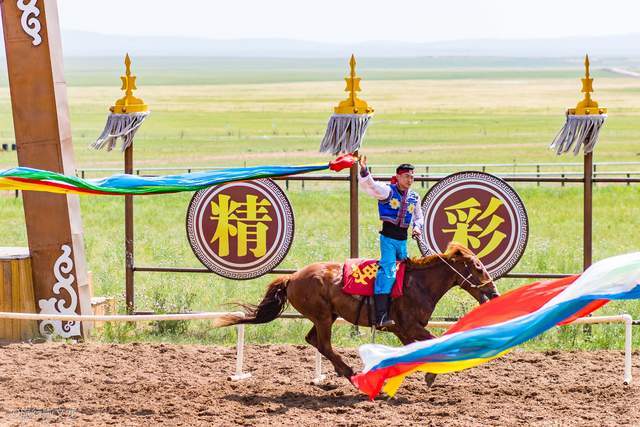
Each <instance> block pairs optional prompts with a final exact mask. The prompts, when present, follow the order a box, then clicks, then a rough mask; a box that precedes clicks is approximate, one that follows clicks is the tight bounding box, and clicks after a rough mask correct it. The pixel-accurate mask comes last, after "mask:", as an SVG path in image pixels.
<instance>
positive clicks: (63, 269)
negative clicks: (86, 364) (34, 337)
mask: <svg viewBox="0 0 640 427" xmlns="http://www.w3.org/2000/svg"><path fill="white" fill-rule="evenodd" d="M61 249H62V255H60V257H58V259H57V260H56V262H55V265H54V266H53V274H54V276H55V278H56V284H55V285H53V293H54V294H56V295H60V291H61V290H62V289H64V290H65V291H67V293H68V294H69V297H70V302H69V305H68V306H66V307H65V303H66V300H65V298H64V296H60V297H59V298H58V299H56V298H49V299H41V300H40V301H38V305H39V306H40V313H42V314H71V315H75V314H76V307H77V306H78V294H76V291H75V290H74V289H73V282H74V281H75V280H76V278H75V277H74V275H73V274H71V272H72V271H73V259H72V258H71V247H70V246H69V245H62V247H61ZM47 326H50V327H51V328H53V334H54V335H59V336H61V337H63V338H70V337H76V336H79V335H80V322H76V321H70V322H67V321H61V320H44V321H42V322H41V323H40V333H41V334H43V335H50V334H51V332H50V331H48V330H47Z"/></svg>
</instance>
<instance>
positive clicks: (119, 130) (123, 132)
mask: <svg viewBox="0 0 640 427" xmlns="http://www.w3.org/2000/svg"><path fill="white" fill-rule="evenodd" d="M149 113H150V111H144V112H139V113H130V114H110V115H109V117H108V118H107V124H106V125H105V127H104V130H103V131H102V134H101V135H100V136H99V137H98V139H97V140H96V141H95V142H94V143H92V144H91V145H90V146H89V147H91V148H95V149H96V150H100V149H101V148H104V147H106V148H107V151H111V150H113V148H114V147H115V146H116V142H117V141H118V138H121V139H122V151H124V150H126V149H127V148H128V147H129V146H130V145H131V144H132V142H133V136H134V135H135V134H136V131H137V130H138V128H139V127H140V125H142V122H143V121H144V119H146V118H147V116H148V115H149Z"/></svg>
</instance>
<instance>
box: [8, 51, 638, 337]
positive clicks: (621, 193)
mask: <svg viewBox="0 0 640 427" xmlns="http://www.w3.org/2000/svg"><path fill="white" fill-rule="evenodd" d="M111 61H112V62H110V60H108V59H104V58H102V59H99V60H98V59H91V60H88V59H85V60H81V59H72V60H70V61H69V62H68V64H67V69H68V76H69V80H68V82H69V89H68V95H69V102H70V106H71V120H72V129H73V139H74V146H75V155H76V163H77V167H78V168H121V167H122V155H121V153H119V152H111V153H106V152H95V151H91V150H89V149H88V148H87V145H88V144H89V143H90V142H91V141H92V140H93V138H95V137H96V136H97V135H98V134H99V133H100V131H101V130H102V127H103V126H104V122H105V119H106V115H107V108H108V106H109V105H111V104H112V103H113V101H114V100H115V99H116V98H117V97H119V96H120V91H119V79H118V77H119V75H120V74H121V70H120V62H119V61H120V60H119V59H112V60H111ZM182 61H183V62H181V63H178V64H173V63H171V62H170V61H169V60H166V59H165V60H163V59H157V58H156V59H144V58H143V59H140V61H139V62H136V58H134V65H133V70H134V73H135V74H137V75H138V82H137V83H138V87H139V90H138V91H137V95H138V96H140V97H142V98H143V99H144V100H145V101H146V102H147V103H148V104H149V105H150V106H151V108H152V111H153V114H152V115H151V117H150V118H149V119H148V121H147V122H146V123H145V124H144V125H143V128H142V129H141V130H140V132H139V133H138V136H137V139H136V145H135V154H134V159H135V165H136V167H137V168H150V167H176V168H178V167H183V166H212V167H213V166H242V165H244V164H246V165H254V164H301V163H307V162H312V161H313V162H316V161H322V162H324V161H327V160H328V157H327V156H326V155H321V154H319V153H317V148H318V146H319V142H320V139H321V138H322V135H323V134H324V129H325V126H326V121H327V119H328V117H329V115H330V113H331V111H332V108H333V106H334V105H335V104H337V102H338V101H339V100H340V99H342V97H343V96H344V92H343V89H344V87H343V82H342V80H341V78H342V77H343V74H345V73H346V61H344V62H345V63H344V64H342V62H341V61H335V60H323V61H320V60H318V61H308V62H307V63H305V64H302V65H296V64H292V63H291V61H278V60H271V61H265V62H263V63H261V62H259V61H254V62H247V61H245V62H243V61H242V60H238V61H239V62H238V61H234V60H226V61H225V60H201V61H200V62H198V61H195V60H182ZM184 61H186V62H184ZM189 61H191V62H189ZM502 61H506V62H500V61H499V60H493V62H486V61H485V62H482V61H480V62H479V63H470V62H468V63H466V64H465V63H464V61H459V62H456V61H451V62H449V63H446V64H438V62H437V61H435V60H434V61H426V60H425V61H423V62H420V61H417V62H413V63H411V62H407V63H404V64H401V65H402V66H397V67H395V68H394V67H392V66H390V65H389V62H388V61H387V62H385V61H379V62H376V61H373V60H370V61H369V62H368V61H366V60H363V61H362V62H361V67H360V68H359V74H360V75H361V76H362V77H363V78H364V80H363V82H362V88H363V93H362V98H364V99H366V100H367V101H368V102H369V103H370V104H371V105H372V106H373V107H374V108H375V109H376V117H375V118H374V121H373V125H372V126H371V127H370V130H369V131H368V133H367V138H366V141H365V146H364V148H363V150H362V151H363V152H364V153H365V154H367V156H368V158H369V163H370V164H375V165H387V164H396V163H400V162H404V161H411V162H413V163H416V164H434V163H509V162H517V163H525V162H545V163H560V162H567V161H571V162H573V161H577V162H580V161H581V158H580V157H577V158H574V157H573V156H566V157H557V156H555V155H554V154H553V153H552V152H551V151H549V150H548V149H547V145H548V144H549V142H550V141H551V140H552V139H553V137H554V135H555V133H556V132H557V131H558V130H559V129H560V127H561V126H562V123H563V121H564V117H563V114H564V110H565V109H566V108H567V107H569V106H572V105H574V104H575V103H576V102H577V101H578V100H579V97H580V92H579V90H580V87H581V86H580V80H579V79H580V77H581V74H582V70H581V68H580V61H578V60H575V61H565V62H553V61H551V62H549V63H545V62H543V63H542V64H536V63H535V61H533V60H522V61H520V62H518V61H507V60H502ZM109 64H110V65H109ZM173 65H175V67H173ZM368 67H370V68H368ZM236 68H237V69H238V70H236ZM592 71H593V75H594V77H595V79H596V80H595V83H594V87H595V89H596V93H595V94H594V98H595V99H596V100H598V101H599V102H600V103H601V105H604V106H607V107H608V108H609V113H610V118H609V119H608V122H607V124H606V126H605V129H604V130H603V132H602V136H601V141H600V143H599V145H598V147H597V149H596V155H595V159H596V161H638V160H640V157H639V155H640V147H639V146H638V142H637V141H638V140H639V139H640V138H639V136H640V131H639V130H638V129H639V128H638V126H637V123H638V118H639V114H638V108H637V106H638V103H639V102H638V97H637V93H638V91H639V90H640V81H638V80H635V79H630V78H622V77H618V76H615V75H613V74H610V73H606V72H599V71H598V70H597V69H593V70H592ZM2 75H4V73H3V74H2ZM0 83H2V82H1V81H0ZM4 83H5V86H2V87H0V142H1V143H11V142H13V128H12V118H11V113H10V112H11V106H10V101H9V93H8V88H7V87H6V81H5V82H4ZM16 164H17V159H16V156H15V153H12V152H8V153H7V152H0V167H2V168H6V167H11V166H15V165H16ZM558 169H560V166H558V167H556V168H555V170H558ZM374 172H375V170H374ZM103 174H105V173H104V172H103V173H94V174H91V175H90V176H99V175H103ZM417 189H418V191H419V193H420V194H421V195H423V194H424V193H425V192H426V188H421V187H420V186H419V185H418V186H417ZM516 189H517V190H518V192H519V194H520V195H521V197H522V198H523V200H524V202H525V205H526V207H527V209H528V213H529V218H530V226H531V234H530V240H529V245H528V248H527V251H526V253H525V255H524V257H523V258H522V260H521V262H520V264H519V265H518V266H517V267H516V269H515V270H516V271H527V272H578V271H580V268H581V263H582V251H581V247H582V204H581V203H582V193H581V188H580V187H579V186H576V185H567V186H566V187H561V186H560V185H559V184H556V185H547V186H541V187H536V186H534V185H519V186H516ZM288 195H289V197H290V199H291V202H292V205H293V208H294V212H295V216H296V237H295V239H294V246H293V248H292V250H291V251H290V253H289V255H288V257H287V259H286V260H285V261H284V262H283V264H282V265H281V267H283V268H291V267H299V266H302V265H305V264H307V263H311V262H314V261H319V260H341V259H344V258H345V257H346V256H347V255H348V248H349V243H348V241H349V240H348V239H349V236H348V234H347V233H348V214H347V206H348V205H347V203H348V188H347V186H346V184H334V185H320V184H315V185H307V186H306V188H305V190H302V189H301V188H300V184H299V183H293V184H292V185H291V189H290V190H289V192H288ZM190 197H191V195H190V194H180V195H170V196H155V197H139V198H137V199H136V204H135V215H136V222H135V236H136V249H135V250H136V264H137V265H147V266H148V265H161V266H191V267H197V266H199V262H198V261H197V259H196V258H195V256H194V255H193V254H192V252H191V249H190V247H189V245H188V243H187V239H186V235H185V232H184V221H185V214H186V209H187V205H188V202H189V200H190ZM2 200H3V203H1V204H0V215H1V218H2V224H3V229H4V230H5V232H4V234H3V242H2V245H4V246H20V245H26V234H25V228H24V224H23V216H22V205H21V200H20V199H14V198H13V195H12V194H9V193H4V194H3V195H2ZM638 200H640V187H638V186H637V185H634V186H629V187H627V186H614V185H606V186H604V185H599V186H597V187H596V189H595V194H594V205H595V211H594V258H595V259H596V260H597V259H602V258H604V257H607V256H611V255H615V254H620V253H624V252H629V251H634V250H637V249H638V246H639V244H640V238H639V237H638V235H637V232H636V230H638V228H639V227H640V218H639V217H638V215H637V213H636V212H637V211H638V207H637V206H638ZM360 206H361V208H362V209H361V214H360V221H361V229H360V239H361V247H360V252H361V254H362V255H363V256H370V257H375V256H376V255H377V251H378V249H377V229H378V221H377V219H376V216H375V204H374V201H373V200H371V199H367V198H366V197H364V196H362V197H361V200H360ZM81 207H82V216H83V222H84V227H85V243H86V248H87V261H88V263H89V269H90V270H91V271H92V272H93V277H94V287H95V290H96V294H98V295H107V296H115V297H117V298H118V301H119V303H120V308H123V304H122V301H123V292H124V256H123V252H124V239H123V235H124V226H123V211H124V203H123V200H122V199H121V198H118V197H83V198H81ZM320 212H322V214H320ZM411 250H412V253H413V254H414V255H417V253H418V251H417V248H415V247H412V248H411ZM269 280H270V276H265V277H263V278H260V279H256V280H251V281H241V282H233V281H230V280H225V279H222V278H220V277H217V276H215V275H213V274H204V275H203V274H161V273H137V274H136V298H137V303H138V307H137V308H138V309H140V310H164V311H177V310H180V309H191V310H221V309H226V308H228V307H227V306H226V305H225V304H227V303H229V302H233V301H247V302H257V301H258V300H259V298H260V297H261V296H262V293H263V290H264V286H265V285H266V284H267V283H268V281H269ZM525 282H526V281H523V280H501V281H500V282H499V288H500V289H501V290H503V291H504V290H507V289H511V288H513V287H515V286H518V285H520V284H523V283H525ZM473 306H474V302H473V301H472V299H471V298H470V297H469V296H468V295H465V294H463V293H461V292H452V293H451V294H450V295H448V296H447V297H446V298H445V299H444V300H443V301H442V303H441V304H440V306H439V307H438V309H437V312H436V315H437V316H460V315H462V314H464V313H465V312H467V311H468V310H470V309H471V308H472V307H473ZM602 312H603V313H620V312H629V313H631V314H632V315H633V316H634V317H635V318H638V317H640V307H639V304H638V303H637V302H628V303H611V304H609V305H608V306H606V307H605V308H604V309H603V310H602ZM283 322H284V323H282V322H275V323H273V324H269V325H264V326H259V327H250V328H249V329H248V336H247V339H248V340H249V342H292V343H300V342H303V337H304V335H305V333H306V330H307V329H308V327H309V326H308V324H307V323H306V322H301V321H283ZM283 326H284V327H283ZM100 339H105V340H122V341H127V340H134V339H135V340H140V339H144V340H169V341H174V342H225V343H231V342H233V340H234V331H233V330H228V331H226V330H223V331H213V330H211V329H210V328H209V327H208V325H207V324H206V323H203V322H192V323H190V324H188V325H183V324H166V325H164V326H163V327H162V328H161V327H160V326H151V327H149V328H145V329H135V330H134V329H130V328H129V327H128V326H123V325H119V326H113V327H110V328H107V330H106V332H105V333H104V334H103V335H101V336H100ZM382 340H386V341H388V342H393V343H395V341H393V340H392V339H391V338H389V337H385V338H383V339H382ZM336 341H337V343H338V344H339V345H355V344H356V343H358V342H360V341H359V340H353V339H351V338H350V337H349V328H347V327H339V328H337V330H336ZM635 342H636V345H638V344H639V343H640V336H639V334H636V337H635ZM621 343H622V334H621V328H620V327H618V326H610V325H608V326H594V327H593V328H592V334H591V335H585V334H584V332H583V329H582V327H566V328H562V329H556V330H553V331H551V332H549V333H547V334H545V335H543V336H542V337H540V338H538V339H536V340H533V341H532V342H530V343H528V344H527V347H529V348H556V347H561V348H616V347H617V348H619V347H620V345H621Z"/></svg>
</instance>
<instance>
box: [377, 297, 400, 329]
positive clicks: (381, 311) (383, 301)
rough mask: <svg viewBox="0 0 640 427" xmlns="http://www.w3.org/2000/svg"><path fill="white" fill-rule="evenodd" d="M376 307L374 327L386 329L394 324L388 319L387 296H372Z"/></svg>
mask: <svg viewBox="0 0 640 427" xmlns="http://www.w3.org/2000/svg"><path fill="white" fill-rule="evenodd" d="M373 299H374V301H375V305H376V327H378V328H386V327H389V326H393V325H395V324H396V322H394V321H393V320H391V319H389V300H390V295H389V294H380V295H378V294H376V295H374V296H373Z"/></svg>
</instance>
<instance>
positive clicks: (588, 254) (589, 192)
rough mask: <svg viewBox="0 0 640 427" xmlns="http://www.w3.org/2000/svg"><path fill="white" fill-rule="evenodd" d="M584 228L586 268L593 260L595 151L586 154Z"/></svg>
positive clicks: (584, 259)
mask: <svg viewBox="0 0 640 427" xmlns="http://www.w3.org/2000/svg"><path fill="white" fill-rule="evenodd" d="M583 211H584V230H583V236H584V240H583V256H584V258H583V263H582V267H583V269H584V270H586V269H587V268H588V267H589V266H590V265H591V262H592V242H593V152H591V153H588V154H585V155H584V198H583Z"/></svg>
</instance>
